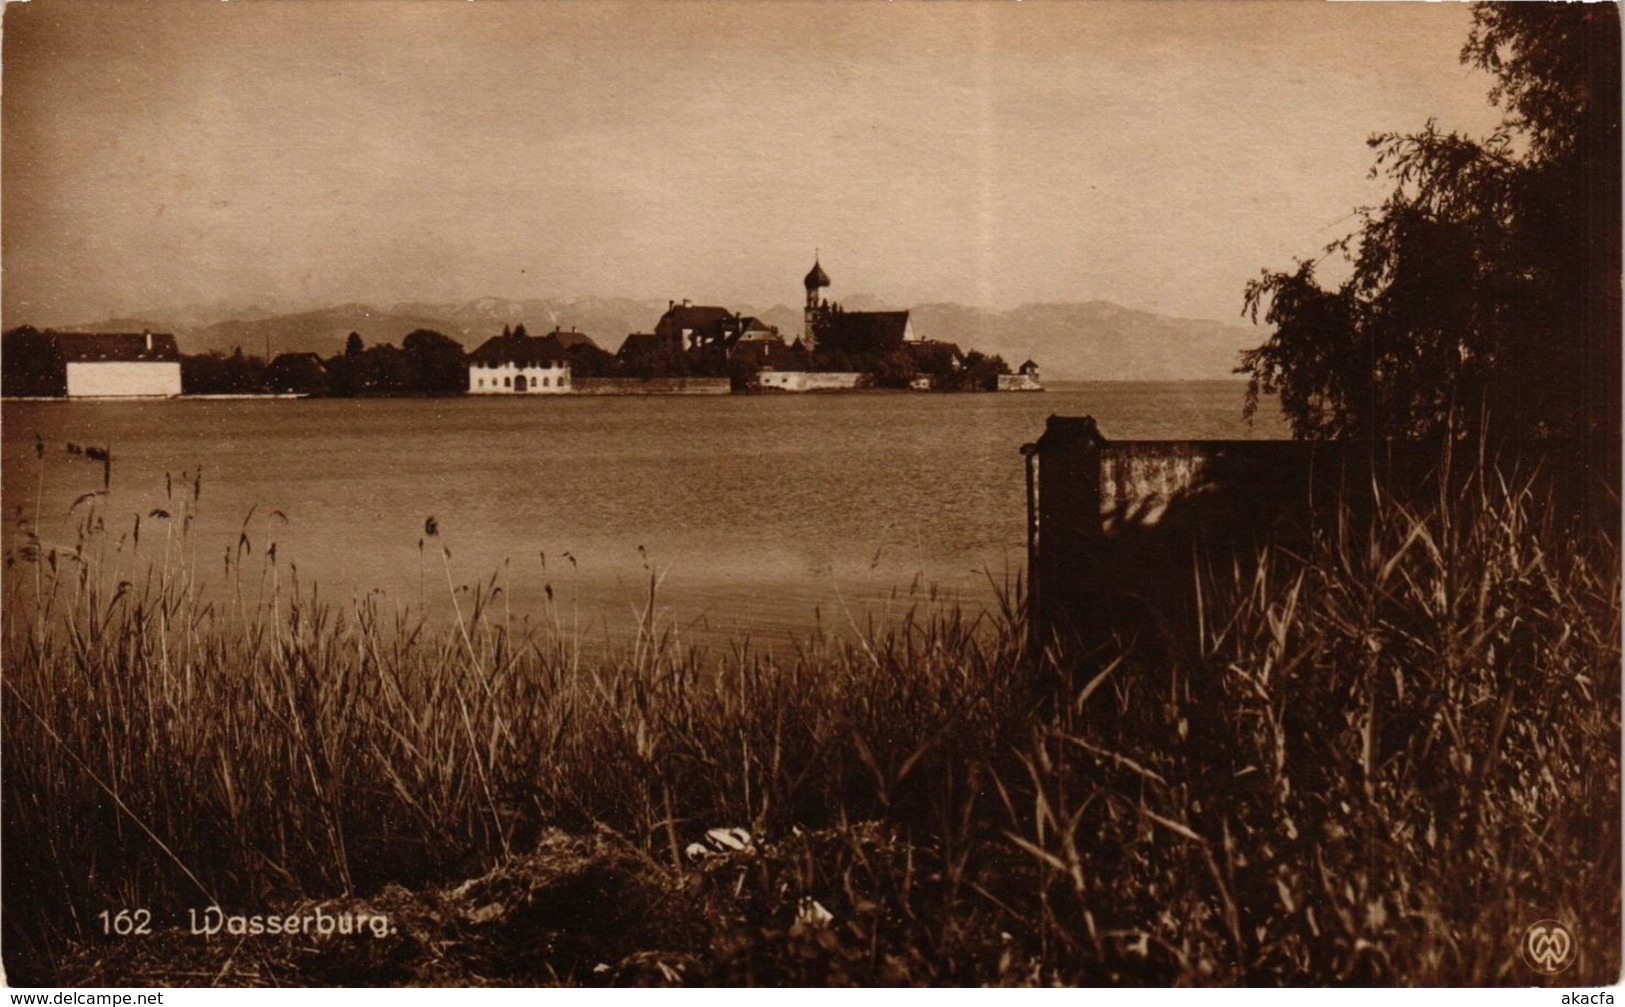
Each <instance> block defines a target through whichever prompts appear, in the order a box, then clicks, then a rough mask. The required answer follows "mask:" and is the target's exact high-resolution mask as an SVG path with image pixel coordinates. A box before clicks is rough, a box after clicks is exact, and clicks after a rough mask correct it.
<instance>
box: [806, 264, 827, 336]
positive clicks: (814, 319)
mask: <svg viewBox="0 0 1625 1007" xmlns="http://www.w3.org/2000/svg"><path fill="white" fill-rule="evenodd" d="M801 285H802V286H804V287H806V288H807V307H806V309H805V311H804V313H803V315H802V324H801V345H803V346H805V347H806V348H807V349H808V350H815V349H817V348H818V335H817V332H818V320H819V316H820V315H821V314H822V313H823V311H824V308H825V306H826V304H827V302H825V301H824V300H823V298H821V297H819V296H818V291H819V290H821V289H823V288H825V287H827V286H829V274H828V273H825V272H824V267H823V266H820V265H819V264H818V256H816V255H814V256H813V267H812V271H811V272H809V273H808V274H807V278H806V279H805V280H802V281H801Z"/></svg>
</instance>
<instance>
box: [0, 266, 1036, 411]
mask: <svg viewBox="0 0 1625 1007" xmlns="http://www.w3.org/2000/svg"><path fill="white" fill-rule="evenodd" d="M832 286H833V283H832V281H831V279H830V277H829V274H828V273H827V272H825V270H824V268H823V265H822V264H821V263H820V262H818V261H817V260H816V258H815V260H814V262H813V266H812V269H811V270H809V271H808V273H807V275H806V277H805V278H804V279H803V281H802V287H803V289H804V291H805V295H806V299H805V303H804V307H803V311H802V323H801V331H800V332H799V333H795V334H786V333H783V332H781V331H780V328H779V326H777V325H770V324H768V323H767V322H765V321H763V320H762V319H760V318H757V317H754V316H749V315H745V314H743V313H740V312H736V311H733V310H731V309H729V308H726V307H721V306H716V305H699V304H694V303H693V302H692V301H689V300H683V301H676V300H673V301H669V302H667V306H666V311H665V313H664V314H663V315H661V317H660V320H659V321H658V322H657V323H656V324H655V326H654V330H653V331H652V332H632V333H629V334H627V336H626V337H625V339H624V340H622V342H621V344H620V347H619V349H618V350H617V351H616V352H614V353H610V352H609V351H607V350H605V349H603V348H602V347H601V346H600V345H599V344H598V343H597V341H596V340H594V339H593V338H592V337H591V336H590V335H588V334H587V333H585V332H580V331H577V330H576V329H575V328H574V327H572V328H571V329H570V330H569V331H565V330H564V329H563V328H562V327H558V326H555V328H554V329H553V331H551V332H548V333H545V334H543V335H532V334H530V333H529V332H528V331H526V328H525V326H524V325H523V324H519V325H517V326H507V325H505V326H504V327H503V329H502V331H501V333H500V334H497V335H493V336H491V337H490V338H488V339H486V340H485V341H484V342H482V343H480V344H479V345H478V346H477V347H476V348H475V349H474V350H473V351H472V352H465V351H464V349H463V346H462V344H461V343H459V342H458V341H456V340H455V339H453V338H451V337H450V336H447V335H444V334H443V333H440V332H438V331H435V330H433V329H428V328H420V329H416V330H414V331H412V332H410V333H408V334H407V335H406V336H405V338H404V339H403V340H402V342H401V345H400V346H399V347H396V346H394V345H392V344H390V343H380V344H375V345H373V346H370V347H369V346H366V345H365V344H364V342H363V340H362V338H361V336H360V335H359V334H358V333H355V332H351V333H350V336H349V338H348V340H347V341H346V343H345V346H344V349H343V350H342V351H341V352H340V353H338V354H336V355H334V356H332V357H327V358H324V357H322V356H321V355H320V354H317V353H311V352H302V353H283V354H280V355H277V356H275V357H272V356H271V355H270V354H269V352H267V353H266V354H265V356H263V357H256V356H249V355H247V354H245V353H244V352H243V350H242V348H241V347H239V348H237V350H236V352H234V353H233V354H231V355H229V356H228V355H224V354H219V353H208V354H201V355H198V356H186V355H183V354H182V353H181V352H180V349H179V346H178V345H177V343H176V340H175V337H174V336H173V335H171V334H168V333H152V332H116V333H115V332H68V331H56V330H44V331H41V330H36V329H33V328H29V327H26V326H25V327H21V328H18V329H13V330H10V331H8V332H6V333H5V335H4V339H5V343H4V348H3V353H0V379H3V380H0V390H3V392H4V394H5V395H6V396H7V397H52V398H55V397H66V398H170V397H175V396H179V395H182V394H185V395H297V396H339V397H344V396H358V395H458V394H467V395H530V396H534V395H572V394H574V395H582V394H598V395H604V394H718V395H725V394H751V393H763V394H779V393H797V392H843V391H857V390H864V389H895V390H913V391H938V392H974V391H1042V390H1043V385H1042V384H1041V382H1040V380H1039V372H1038V365H1037V364H1036V363H1034V362H1033V361H1032V360H1027V361H1025V362H1023V363H1022V364H1021V365H1020V366H1019V367H1017V368H1016V369H1014V370H1013V371H1012V369H1011V367H1010V366H1009V365H1008V364H1006V363H1005V361H1004V359H1003V358H1002V357H1000V356H998V355H997V354H992V355H989V354H984V353H981V352H979V351H977V350H974V349H970V350H962V349H961V348H960V347H959V346H958V345H957V344H955V343H952V342H947V341H941V340H937V339H933V338H930V337H929V336H928V335H926V334H922V333H920V332H918V331H917V330H916V329H915V326H914V321H913V318H912V316H911V313H910V312H909V311H849V310H847V309H846V308H845V307H843V306H842V305H841V304H840V303H839V302H837V301H833V300H830V299H829V298H828V297H826V296H825V294H826V292H827V291H828V290H829V289H830V288H831V287H832Z"/></svg>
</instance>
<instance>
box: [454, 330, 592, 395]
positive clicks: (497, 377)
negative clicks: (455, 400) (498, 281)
mask: <svg viewBox="0 0 1625 1007" xmlns="http://www.w3.org/2000/svg"><path fill="white" fill-rule="evenodd" d="M569 390H570V358H569V356H568V355H566V354H565V352H564V346H563V345H562V344H561V343H560V342H559V340H558V339H557V338H556V337H554V336H551V335H547V336H530V335H526V334H525V327H524V326H523V325H521V326H520V327H519V328H518V329H517V330H515V331H514V332H512V333H508V332H504V333H503V334H502V335H500V336H493V337H492V338H490V339H487V340H486V341H485V342H484V343H483V344H481V345H480V348H479V349H477V350H475V351H474V352H473V353H470V354H469V355H468V393H469V394H470V395H557V394H560V393H563V392H568V391H569Z"/></svg>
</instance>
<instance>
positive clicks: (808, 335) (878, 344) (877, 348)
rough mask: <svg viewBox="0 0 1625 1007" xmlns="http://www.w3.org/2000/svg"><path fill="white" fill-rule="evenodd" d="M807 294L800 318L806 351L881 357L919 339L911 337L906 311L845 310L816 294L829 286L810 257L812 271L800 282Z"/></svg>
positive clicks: (911, 329) (819, 267)
mask: <svg viewBox="0 0 1625 1007" xmlns="http://www.w3.org/2000/svg"><path fill="white" fill-rule="evenodd" d="M802 286H803V287H805V288H806V291H807V303H806V308H805V309H804V311H803V315H802V319H803V321H802V328H801V345H802V346H804V347H806V348H807V349H808V350H816V349H819V348H820V347H822V348H823V349H825V350H831V351H839V352H844V353H857V354H864V355H871V356H878V355H884V354H886V353H890V352H891V351H893V350H896V349H898V348H899V347H901V346H903V345H905V344H908V343H918V342H922V340H921V339H920V338H919V337H918V336H916V335H915V334H914V323H913V321H912V320H911V319H910V318H909V313H908V312H907V311H847V310H846V309H845V308H843V307H841V306H840V304H838V303H835V302H833V301H830V300H828V299H827V298H825V297H823V296H822V295H821V294H820V293H819V291H821V290H824V289H826V288H828V287H829V286H830V279H829V274H828V273H826V272H824V267H823V266H822V265H821V264H820V263H819V262H818V259H817V258H816V257H814V259H813V267H812V270H811V271H809V272H808V273H807V276H806V278H805V279H804V280H802Z"/></svg>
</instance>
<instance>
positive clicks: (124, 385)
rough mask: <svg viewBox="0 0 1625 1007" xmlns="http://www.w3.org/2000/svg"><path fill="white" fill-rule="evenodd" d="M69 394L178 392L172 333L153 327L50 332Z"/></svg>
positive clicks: (113, 395) (178, 366)
mask: <svg viewBox="0 0 1625 1007" xmlns="http://www.w3.org/2000/svg"><path fill="white" fill-rule="evenodd" d="M52 335H53V336H54V337H55V339H56V346H57V351H58V352H59V353H60V354H61V357H62V361H63V364H64V365H65V367H66V370H67V374H66V378H67V391H68V398H70V399H79V398H90V399H103V398H106V399H115V398H117V399H122V398H173V397H174V396H176V395H179V394H180V393H181V354H180V350H179V349H178V348H177V347H176V345H175V337H174V336H172V335H170V334H169V333H167V332H166V333H154V332H60V333H52Z"/></svg>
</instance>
